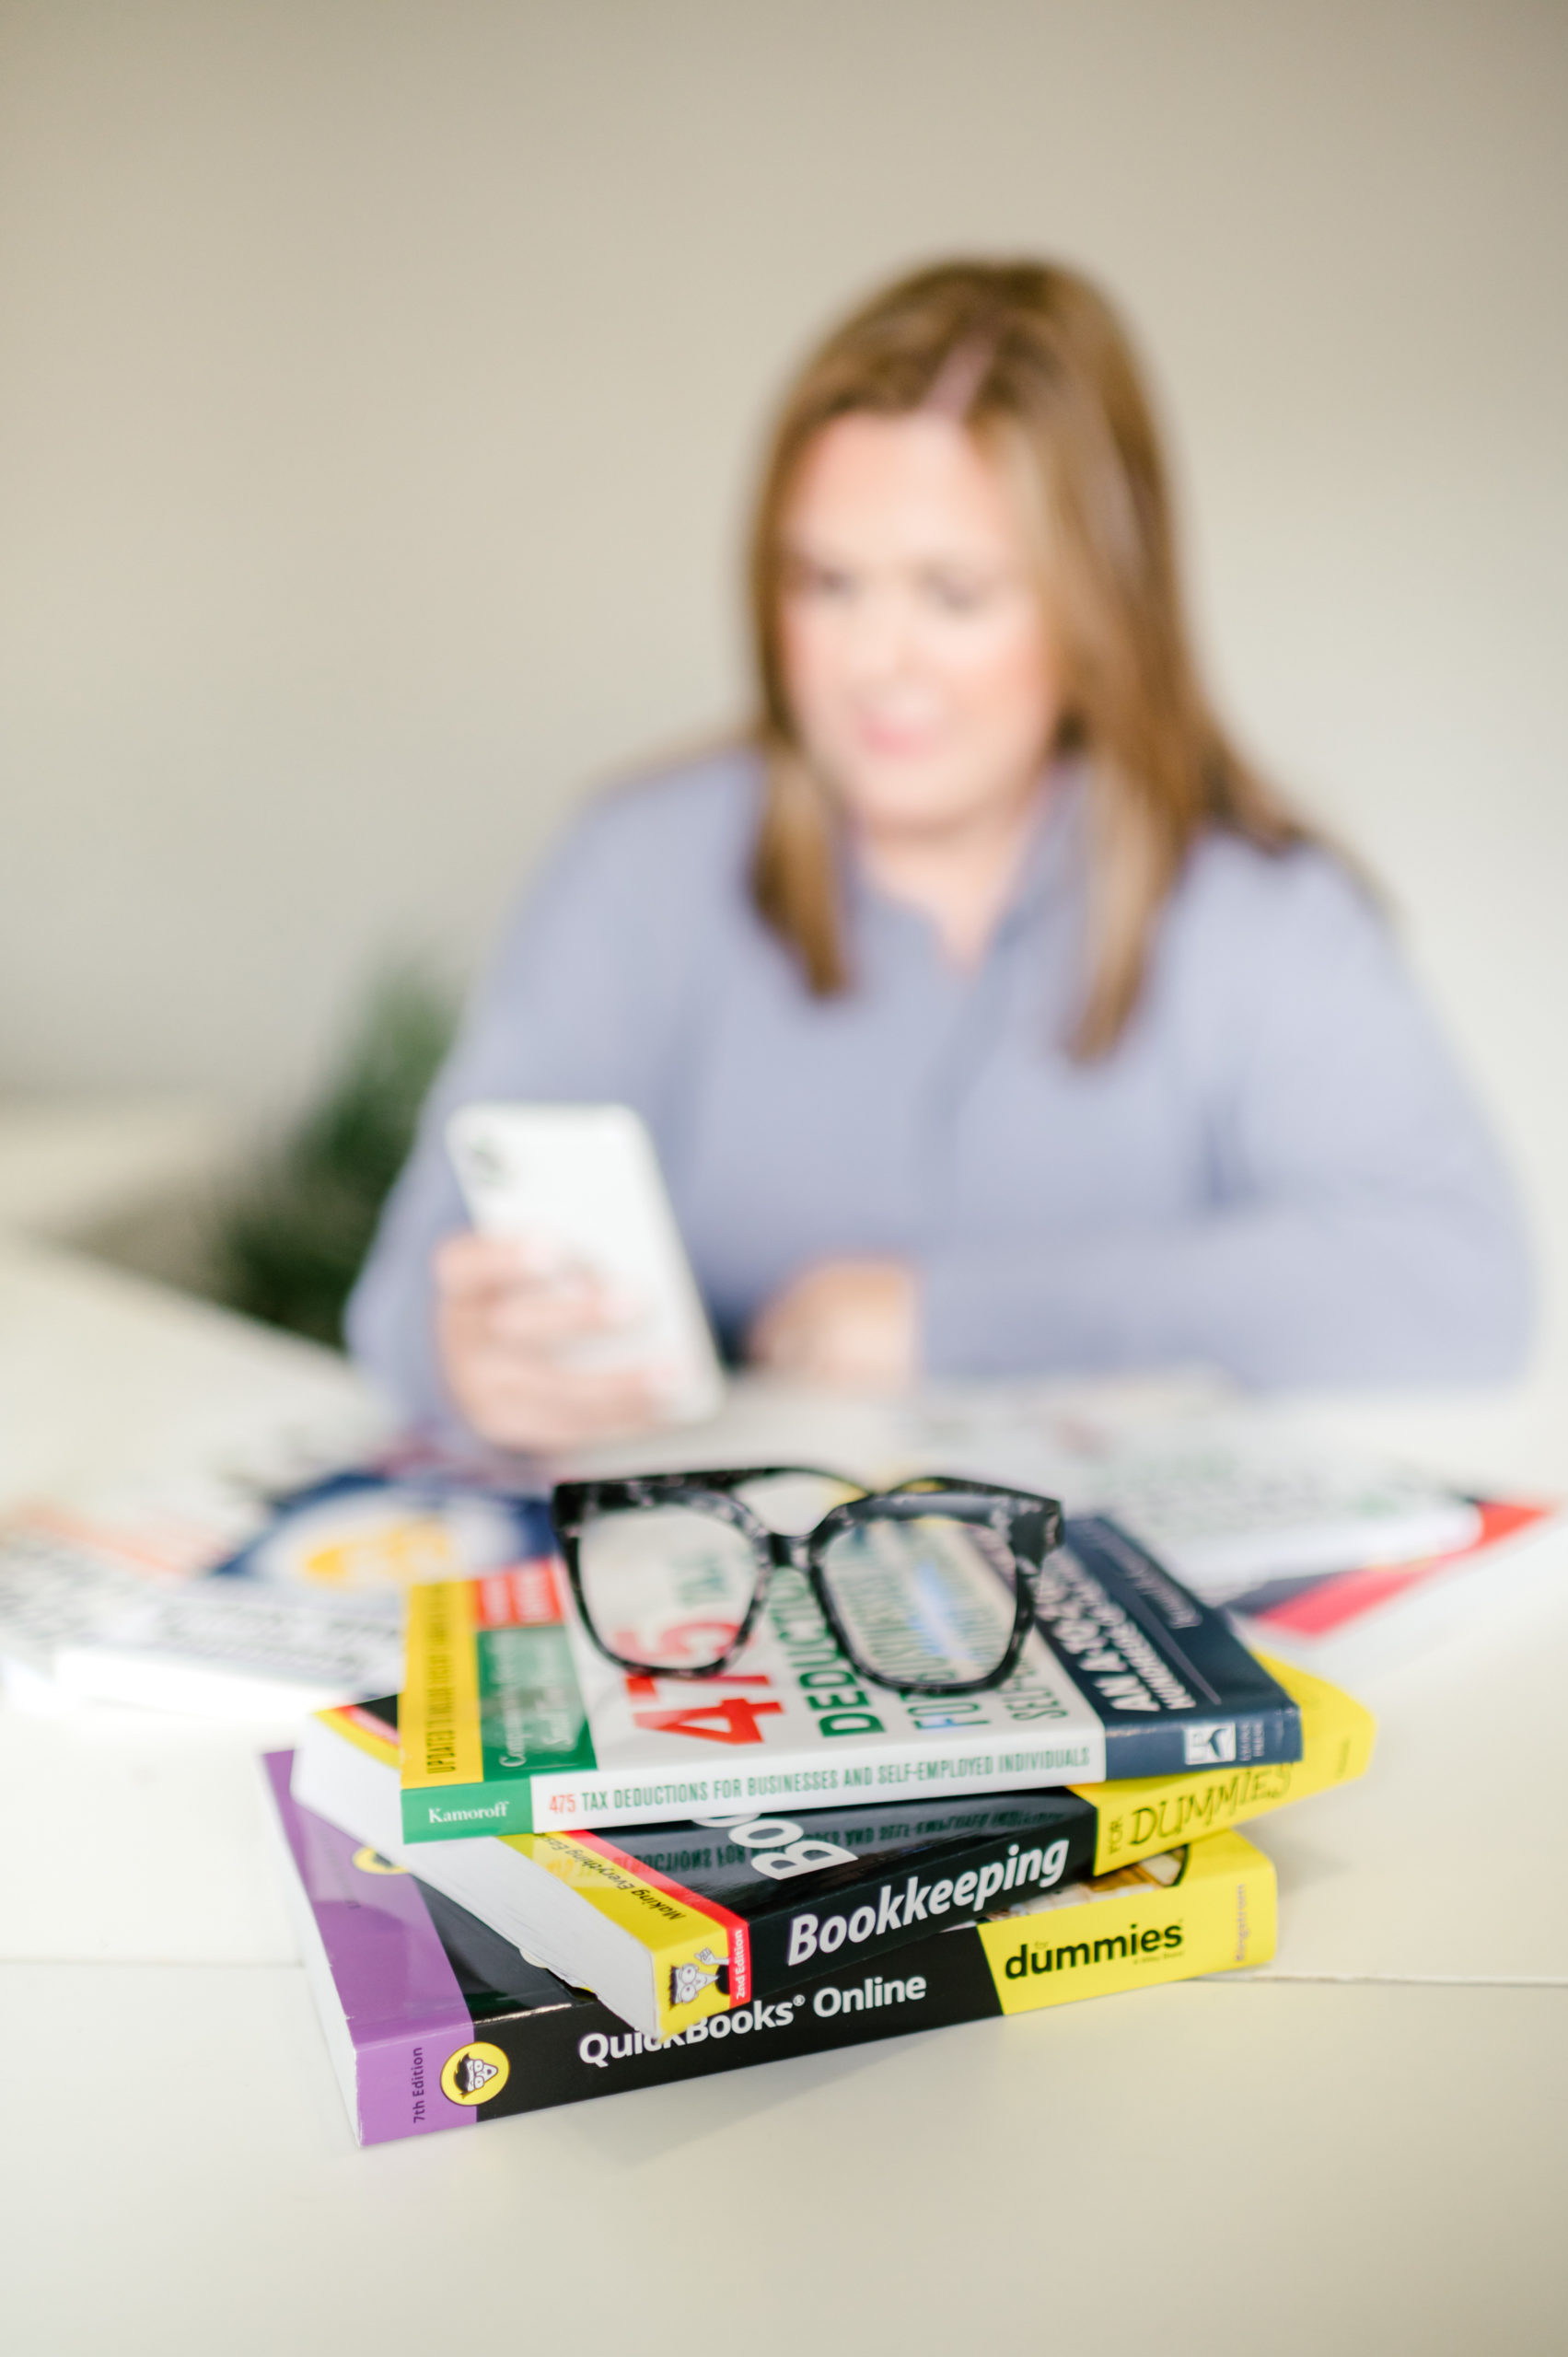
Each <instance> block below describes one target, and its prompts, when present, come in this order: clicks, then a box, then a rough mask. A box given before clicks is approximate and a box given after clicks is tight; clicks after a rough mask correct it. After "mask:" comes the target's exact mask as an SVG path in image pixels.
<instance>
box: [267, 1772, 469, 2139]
mask: <svg viewBox="0 0 1568 2357" xmlns="http://www.w3.org/2000/svg"><path fill="white" fill-rule="evenodd" d="M292 1760H293V1754H292V1753H291V1752H287V1751H273V1752H269V1753H268V1754H267V1758H266V1769H267V1778H268V1782H269V1783H270V1785H271V1787H272V1793H273V1801H274V1803H275V1804H276V1807H277V1812H278V1816H279V1818H280V1820H281V1822H282V1826H283V1832H284V1838H285V1840H286V1841H287V1843H288V1847H289V1852H290V1854H291V1855H292V1857H293V1859H294V1864H295V1869H296V1873H297V1874H298V1876H299V1881H300V1887H301V1888H302V1890H303V1892H304V1895H305V1899H306V1903H307V1905H308V1907H309V1910H310V1913H311V1915H312V1917H313V1918H314V1921H315V1924H316V1930H317V1933H318V1935H319V1939H320V1944H321V1953H322V1956H323V1957H324V1959H325V1964H326V1968H327V1971H328V1973H329V1974H330V1975H331V1982H332V1987H333V1989H334V1990H335V1991H336V1994H337V2002H338V2005H339V2007H340V2008H341V2010H342V2013H343V2022H344V2024H345V2026H346V2029H347V2033H348V2038H349V2040H350V2043H351V2045H352V2048H353V2052H354V2089H355V2106H356V2109H357V2114H358V2117H357V2119H356V2120H355V2123H354V2124H355V2127H356V2128H357V2131H358V2134H359V2141H360V2142H361V2143H362V2144H382V2143H386V2142H389V2140H390V2139H392V2138H393V2137H400V2136H422V2135H429V2134H431V2133H432V2132H433V2131H436V2130H437V2129H444V2128H472V2127H475V2126H476V2125H477V2124H478V2119H477V2114H476V2113H475V2112H474V2110H473V2109H472V2108H471V2107H470V2106H468V2105H464V2104H459V2103H453V2102H452V2101H451V2099H450V2098H449V2097H448V2096H447V2095H445V2094H444V2093H443V2092H442V2087H441V2070H442V2066H443V2064H444V2063H445V2062H446V2061H447V2057H448V2056H449V2055H452V2054H455V2053H456V2052H458V2051H459V2049H461V2048H462V2047H465V2046H467V2045H468V2044H469V2042H470V2039H471V2038H472V2037H473V2034H474V2028H473V2021H472V2017H471V2016H470V2013H469V2010H468V2007H467V2006H466V2005H465V2004H464V2003H463V1998H462V1991H461V1990H460V1989H459V1986H458V1983H457V1979H456V1977H455V1975H454V1973H453V1971H452V1968H451V1966H450V1964H449V1963H448V1962H447V1951H446V1949H445V1948H444V1947H443V1946H442V1945H441V1943H440V1940H439V1939H438V1938H437V1937H436V1932H435V1929H434V1927H433V1925H432V1923H431V1921H430V1918H429V1916H428V1914H427V1913H426V1912H425V1909H424V1901H423V1899H422V1898H420V1895H419V1893H418V1891H417V1890H416V1889H415V1888H414V1887H413V1885H412V1883H411V1882H410V1880H409V1878H408V1876H407V1875H404V1874H402V1873H401V1872H399V1871H398V1870H397V1869H395V1868H393V1869H389V1868H388V1867H387V1866H386V1865H385V1864H383V1863H381V1862H379V1861H377V1859H376V1856H375V1853H374V1852H371V1851H368V1850H366V1849H363V1848H361V1847H360V1845H359V1844H357V1843H356V1842H354V1840H351V1839H350V1837H349V1836H348V1835H347V1834H346V1833H340V1832H339V1831H338V1830H337V1828H336V1827H335V1826H331V1825H328V1824H325V1823H324V1822H323V1821H322V1819H321V1818H320V1817H313V1816H311V1815H309V1814H308V1812H307V1811H305V1810H303V1809H299V1808H296V1806H295V1804H294V1799H293V1795H292V1794H291V1793H290V1791H289V1769H290V1766H291V1764H292ZM329 2035H330V2026H329Z"/></svg>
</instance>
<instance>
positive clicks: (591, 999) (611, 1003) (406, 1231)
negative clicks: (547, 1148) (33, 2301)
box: [345, 796, 701, 1422]
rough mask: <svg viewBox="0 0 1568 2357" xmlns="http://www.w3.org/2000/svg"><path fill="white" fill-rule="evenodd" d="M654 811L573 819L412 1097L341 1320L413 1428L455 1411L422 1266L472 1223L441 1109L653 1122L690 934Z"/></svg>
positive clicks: (613, 801)
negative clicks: (515, 1104) (571, 1111)
mask: <svg viewBox="0 0 1568 2357" xmlns="http://www.w3.org/2000/svg"><path fill="white" fill-rule="evenodd" d="M662 815H663V814H661V812H660V811H659V810H658V808H657V807H656V797H647V802H646V805H645V806H639V805H638V804H637V803H636V802H635V801H634V800H633V798H632V797H621V796H611V797H609V798H608V799H607V800H606V801H605V802H603V803H601V804H599V805H598V806H596V807H593V808H591V809H590V810H589V811H588V812H587V815H586V816H585V817H583V818H581V819H578V821H577V822H576V824H575V826H574V827H573V828H572V829H571V830H570V831H569V832H568V834H567V835H566V837H565V839H564V841H563V842H562V844H561V845H560V846H559V847H558V849H557V851H556V852H555V853H554V855H553V857H552V858H551V859H550V860H548V861H547V862H546V864H545V865H544V867H543V869H542V871H541V873H540V876H539V877H538V879H537V881H536V882H535V884H534V887H533V888H532V889H531V890H530V891H529V892H528V894H527V896H526V897H525V899H524V900H523V901H522V903H521V904H520V906H519V908H518V909H517V911H516V913H515V915H514V917H513V920H512V922H511V923H510V924H509V926H508V927H507V929H506V931H505V935H504V936H503V939H502V942H501V946H500V949H499V953H498V955H497V956H496V957H495V958H494V961H493V963H492V965H491V968H490V970H489V972H488V973H487V975H486V976H485V978H484V979H483V981H482V983H481V984H480V986H479V988H478V990H477V991H476V992H475V993H474V995H473V998H472V1001H471V1003H470V1007H469V1009H468V1012H467V1014H466V1016H465V1017H464V1021H463V1024H462V1027H461V1029H460V1031H459V1036H458V1039H457V1041H456V1043H455V1045H454V1047H453V1049H452V1051H451V1053H450V1055H449V1056H448V1057H447V1062H446V1063H445V1065H444V1066H443V1068H442V1070H441V1073H440V1074H439V1076H438V1078H437V1080H436V1086H435V1087H434V1089H433V1090H432V1092H431V1095H430V1097H429V1098H428V1100H427V1102H426V1104H425V1107H424V1112H423V1114H422V1116H421V1119H420V1124H419V1132H418V1135H417V1137H416V1140H415V1143H414V1146H413V1150H412V1154H411V1155H410V1157H409V1160H408V1162H407V1164H406V1166H405V1167H404V1169H403V1171H402V1174H401V1177H400V1179H399V1180H398V1182H397V1185H396V1186H395V1187H394V1189H393V1190H392V1192H391V1195H390V1196H389V1199H388V1202H387V1205H386V1208H385V1210H384V1212H383V1213H382V1217H381V1222H380V1225H379V1227H378V1229H377V1236H376V1240H375V1243H374V1244H373V1246H372V1247H371V1250H370V1254H369V1257H368V1259H367V1260H366V1264H365V1268H364V1270H363V1271H362V1273H361V1275H360V1278H359V1282H358V1283H357V1284H356V1286H355V1287H354V1294H353V1295H352V1297H351V1299H350V1301H349V1305H348V1310H347V1314H346V1318H345V1329H346V1335H347V1340H348V1343H349V1347H350V1349H351V1351H352V1352H353V1353H354V1357H355V1359H356V1360H357V1361H358V1362H359V1363H360V1364H361V1365H362V1366H364V1367H365V1368H366V1371H367V1372H368V1373H369V1374H371V1375H372V1376H375V1377H376V1379H377V1381H378V1382H379V1383H380V1384H381V1386H382V1387H383V1388H384V1389H385V1390H386V1391H388V1392H389V1395H390V1397H391V1398H392V1399H393V1400H394V1402H395V1403H396V1404H397V1406H398V1407H399V1408H400V1409H401V1411H402V1412H403V1413H404V1414H405V1415H408V1416H411V1417H412V1418H414V1419H416V1420H418V1421H421V1422H447V1421H448V1420H450V1419H451V1417H452V1416H453V1414H454V1413H455V1411H454V1410H453V1409H452V1407H451V1405H450V1403H449V1402H448V1400H447V1395H446V1391H445V1387H444V1385H443V1382H442V1379H441V1375H440V1369H439V1365H438V1363H437V1358H436V1341H435V1328H434V1317H433V1294H432V1283H431V1273H430V1264H431V1256H432V1254H433V1253H434V1251H435V1249H436V1245H437V1244H438V1243H439V1241H440V1239H441V1238H442V1237H444V1236H447V1235H450V1234H452V1233H453V1232H454V1231H456V1230H458V1229H459V1228H464V1227H466V1226H467V1225H468V1224H469V1222H468V1214H467V1212H466V1210H465V1208H464V1205H463V1201H462V1196H461V1193H460V1191H459V1187H458V1183H457V1179H456V1177H455V1175H454V1173H453V1170H452V1166H451V1161H450V1158H449V1156H448V1155H447V1144H446V1126H447V1119H448V1117H449V1115H450V1114H451V1113H452V1112H453V1111H454V1110H455V1109H457V1108H458V1107H459V1105H466V1104H470V1103H475V1102H482V1101H487V1100H491V1099H499V1100H508V1099H529V1098H531V1099H536V1100H541V1101H545V1102H552V1103H558V1104H595V1103H615V1104H621V1105H630V1106H633V1108H634V1109H636V1110H637V1111H638V1112H640V1113H641V1114H642V1115H643V1117H644V1119H645V1120H647V1121H648V1122H649V1124H650V1126H654V1127H657V1124H658V1120H659V1116H660V1113H661V1110H662V1106H663V1099H664V1097H665V1096H666V1094H667V1093H668V1086H669V1078H670V1063H671V1057H670V1053H669V1050H670V1044H671V1042H672V1041H675V1040H678V1039H679V1036H680V1032H681V1027H682V1021H683V1007H684V1004H685V1002H686V1000H687V997H688V994H689V988H690V972H691V956H690V954H689V953H690V951H691V945H692V943H693V942H694V941H695V940H696V938H697V937H698V935H699V933H700V930H701V928H700V927H693V926H692V925H691V924H690V923H683V922H682V913H683V912H682V910H681V908H680V906H679V903H680V901H681V899H682V896H683V891H684V889H685V888H686V884H685V875H686V869H687V867H688V866H689V865H690V863H686V862H683V860H682V858H681V851H682V844H681V842H680V838H679V828H677V829H675V830H671V829H670V828H669V827H668V825H665V826H662V827H661V825H660V823H659V822H660V819H661V817H662ZM683 948H684V950H685V951H686V952H687V953H688V954H685V955H683V954H682V953H683Z"/></svg>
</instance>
